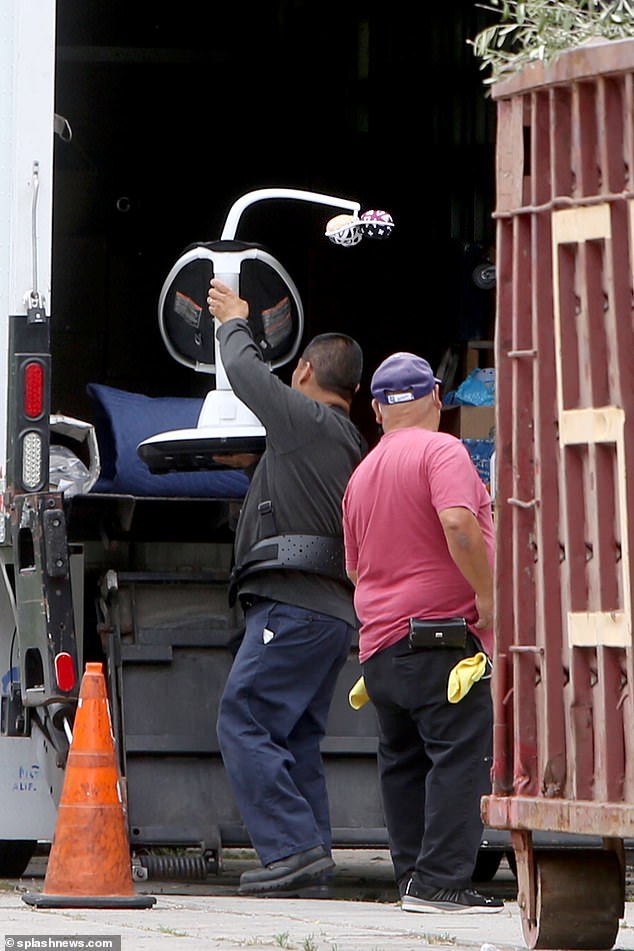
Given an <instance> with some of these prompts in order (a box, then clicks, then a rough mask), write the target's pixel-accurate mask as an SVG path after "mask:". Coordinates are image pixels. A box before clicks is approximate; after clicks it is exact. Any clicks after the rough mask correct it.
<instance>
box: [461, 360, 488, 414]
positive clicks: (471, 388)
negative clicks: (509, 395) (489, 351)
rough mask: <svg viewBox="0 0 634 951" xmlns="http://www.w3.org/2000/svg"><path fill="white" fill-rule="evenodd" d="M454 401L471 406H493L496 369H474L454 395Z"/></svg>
mask: <svg viewBox="0 0 634 951" xmlns="http://www.w3.org/2000/svg"><path fill="white" fill-rule="evenodd" d="M454 403H463V404H467V405H469V406H493V404H494V403H495V370H494V369H493V368H492V367H488V368H487V369H482V370H472V371H471V373H470V374H469V376H468V377H467V378H466V380H464V381H463V382H462V383H461V384H460V386H459V387H458V389H457V390H456V392H455V395H454Z"/></svg>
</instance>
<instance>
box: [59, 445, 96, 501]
mask: <svg viewBox="0 0 634 951" xmlns="http://www.w3.org/2000/svg"><path fill="white" fill-rule="evenodd" d="M49 459H50V461H49V466H50V468H49V485H50V486H51V488H53V489H54V490H55V491H56V492H63V493H64V495H65V496H66V497H70V496H71V495H82V494H83V493H85V492H88V491H90V488H91V486H92V484H93V482H94V481H95V480H94V478H93V476H92V475H91V473H90V472H89V470H88V469H87V468H86V466H85V465H84V463H83V462H82V461H81V459H80V458H79V456H77V455H76V454H75V453H74V452H73V450H72V449H69V448H68V446H55V445H52V446H51V448H50V456H49Z"/></svg>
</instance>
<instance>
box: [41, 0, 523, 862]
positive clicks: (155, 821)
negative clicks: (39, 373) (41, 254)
mask: <svg viewBox="0 0 634 951" xmlns="http://www.w3.org/2000/svg"><path fill="white" fill-rule="evenodd" d="M486 17H487V13H486V11H483V10H482V9H481V8H479V6H478V5H477V4H476V3H475V2H472V0H455V2H454V3H452V4H451V5H450V6H447V5H442V4H439V5H429V6H425V8H424V19H423V22H422V23H421V21H420V20H419V18H418V15H416V18H415V16H414V10H413V8H412V6H411V4H406V3H404V2H401V0H397V2H396V3H392V4H383V5H381V4H374V3H371V2H369V0H353V2H349V3H346V4H341V3H336V2H334V0H319V2H317V0H245V2H243V3H241V4H210V3H208V2H205V3H203V2H201V0H184V2H183V3H181V4H179V6H178V8H173V7H170V8H165V7H161V6H160V5H156V4H150V3H147V2H145V0H144V2H141V3H136V4H132V5H131V4H129V3H123V2H122V0H108V2H106V0H93V2H91V3H90V4H85V3H83V2H80V0H64V2H60V3H58V10H57V75H56V94H55V110H56V113H57V115H58V116H59V117H61V119H60V120H59V125H60V128H61V129H62V134H61V135H59V136H56V138H55V190H54V221H53V229H54V234H53V279H52V300H51V306H50V310H51V347H52V407H51V408H52V412H53V413H55V414H60V415H61V416H64V417H72V418H76V419H79V420H82V421H86V422H88V423H90V424H92V425H93V426H94V427H95V430H96V435H97V440H98V448H99V453H100V474H99V481H98V482H97V483H96V485H95V486H94V487H93V488H92V489H91V491H90V492H87V493H86V492H78V493H76V494H70V493H69V494H68V497H67V498H66V499H65V509H66V517H67V525H68V533H69V540H70V544H71V551H72V552H74V553H75V554H76V555H77V558H78V559H79V562H80V563H81V565H82V568H81V575H82V585H81V587H82V598H83V603H84V608H83V619H82V623H83V660H84V661H85V660H91V659H103V660H104V661H105V663H106V669H107V674H108V685H109V691H110V695H111V699H112V704H113V718H114V725H115V730H116V733H117V737H118V749H119V753H120V759H121V767H122V770H123V773H124V775H125V777H126V782H127V788H128V796H129V818H130V838H131V842H132V846H133V848H134V849H135V850H136V851H137V852H138V854H139V855H140V856H141V859H140V861H141V864H143V863H144V862H145V864H146V866H147V865H148V864H150V863H152V862H153V863H154V864H153V870H154V872H156V871H157V858H156V855H155V856H154V857H152V852H153V850H156V849H157V848H165V847H174V848H185V847H197V848H199V850H200V862H202V863H203V867H204V868H205V869H207V870H215V871H217V870H218V869H219V867H220V860H221V847H222V846H235V845H244V844H248V840H247V839H246V835H245V832H244V829H243V828H242V826H241V823H240V821H239V816H238V814H237V811H236V808H235V805H234V803H233V801H232V798H231V795H230V793H229V790H228V788H227V785H226V780H225V778H224V775H223V770H222V763H221V760H220V754H219V751H218V745H217V741H216V739H215V735H214V732H213V724H214V723H215V716H216V711H217V703H218V700H219V696H220V692H221V689H222V684H223V682H224V677H225V675H226V671H227V670H228V666H229V665H230V663H231V657H232V651H233V650H234V648H235V644H236V639H237V638H239V635H240V617H239V614H238V613H236V611H235V609H230V608H229V607H228V604H227V598H226V589H227V576H228V571H229V568H230V562H231V546H232V538H233V533H232V529H233V526H234V525H235V518H236V515H237V509H238V508H239V504H240V498H241V497H242V495H243V494H244V491H245V489H246V485H247V483H246V479H245V477H244V474H243V473H240V472H227V471H224V470H221V471H215V472H203V471H201V472H195V473H187V472H180V473H178V474H174V473H172V474H166V475H158V474H156V475H155V474H152V473H150V472H149V470H148V469H147V467H146V466H144V463H143V462H142V461H141V460H140V459H139V458H138V455H137V454H136V452H135V447H136V444H137V442H139V441H140V440H141V439H143V438H144V437H145V436H147V435H150V434H151V432H160V431H162V430H164V429H174V428H178V427H179V426H189V425H195V420H196V418H197V414H198V411H199V409H200V405H201V402H202V400H203V398H204V396H205V394H206V393H207V391H208V389H209V388H210V386H211V385H213V379H212V378H210V375H209V374H207V373H198V372H196V371H194V370H192V369H191V368H189V367H187V366H183V365H182V364H181V363H178V362H177V361H175V360H174V359H173V358H172V356H171V355H170V354H169V353H168V351H167V349H166V347H165V344H164V341H163V339H162V337H161V333H160V331H159V323H158V316H157V304H158V299H159V293H160V291H161V287H162V285H163V282H164V280H165V277H166V275H167V274H168V272H169V270H170V268H171V267H172V265H173V263H174V261H176V260H177V258H179V256H180V255H181V254H182V253H183V251H184V250H185V249H186V248H187V247H189V246H191V245H192V243H205V242H214V241H217V240H218V239H219V237H220V233H221V229H222V226H223V223H224V221H225V217H226V214H227V211H228V209H229V208H230V206H231V205H232V203H233V202H234V201H235V200H236V199H237V198H238V197H239V196H240V195H242V194H244V193H246V192H249V191H251V190H254V189H258V188H266V187H273V186H283V187H289V188H297V189H308V190H311V191H316V192H324V193H327V194H332V195H338V196H341V197H344V198H348V199H352V200H358V201H359V202H361V204H362V206H363V207H364V208H375V209H377V208H378V209H382V210H385V211H387V212H389V213H390V214H391V215H392V217H393V220H394V222H395V227H394V230H393V234H391V235H390V237H389V240H387V241H380V242H372V241H363V242H361V243H360V244H359V245H358V246H355V247H351V248H342V247H340V246H336V245H335V244H333V243H332V242H330V241H328V240H327V239H326V238H325V237H324V229H325V226H326V222H327V221H328V219H329V218H330V217H331V215H332V214H334V211H333V212H331V211H329V210H327V209H324V208H320V207H318V206H316V205H310V204H301V203H292V202H288V203H269V204H262V205H261V206H255V207H253V208H252V209H250V210H249V211H248V212H247V213H246V214H245V216H244V219H243V221H242V223H241V225H240V233H239V235H238V237H239V238H240V239H242V240H244V241H248V242H257V243H258V244H261V245H262V246H263V247H265V248H267V249H269V250H270V251H271V253H272V254H274V255H275V257H276V258H277V259H279V261H281V262H282V264H283V265H284V267H285V268H286V270H287V271H288V272H289V274H290V275H291V276H292V278H293V280H294V282H295V284H296V285H297V288H298V289H299V293H300V295H301V298H302V302H303V307H304V312H305V328H304V339H305V341H307V340H308V339H309V338H310V337H311V336H313V335H314V334H315V333H320V332H325V331H329V330H340V331H343V332H346V333H349V334H350V335H352V336H354V337H356V338H357V339H358V340H359V342H360V343H361V344H362V346H363V349H364V355H365V370H364V383H363V384H362V393H361V394H360V395H359V397H358V398H357V402H356V406H355V407H353V416H354V418H355V419H356V421H357V424H358V425H359V427H360V429H361V430H362V432H363V433H364V435H365V437H366V439H367V441H368V443H369V444H370V445H372V444H373V443H374V442H375V441H376V438H377V435H378V434H377V432H376V429H375V426H374V422H373V417H372V415H371V412H370V408H369V392H368V384H369V379H370V376H371V374H372V371H373V368H374V367H375V366H376V365H377V363H378V362H380V360H382V359H383V358H384V357H385V356H386V355H387V354H389V353H391V352H393V351H395V350H413V351H416V352H418V353H421V354H422V355H424V356H425V357H427V358H428V359H429V361H430V362H431V363H432V365H433V366H434V367H440V366H442V367H443V368H444V371H445V374H446V379H447V386H448V387H451V386H454V385H458V384H459V383H460V381H461V380H462V379H464V377H465V376H466V375H467V372H468V370H469V369H470V368H473V367H474V366H479V367H492V366H493V363H492V361H493V352H492V345H491V341H492V338H493V330H494V327H493V320H494V308H495V300H494V295H495V281H494V243H495V237H494V234H495V228H494V221H493V218H492V213H493V210H494V140H495V109H494V106H493V104H492V102H491V100H490V99H489V98H488V97H487V95H486V90H485V87H484V85H483V81H482V79H483V77H482V74H481V73H480V71H479V69H478V63H477V61H476V60H475V58H474V56H473V53H472V49H471V47H470V46H469V45H468V42H467V41H468V40H469V39H470V38H472V37H473V36H474V35H475V34H476V32H477V31H478V30H479V29H481V28H482V26H483V25H484V24H485V22H486ZM485 272H486V275H488V276H487V277H486V278H485V279H483V277H482V275H483V274H484V273H485ZM291 369H292V365H290V364H289V365H286V366H284V367H281V368H280V369H279V370H277V371H276V372H279V374H280V376H281V377H282V378H283V379H286V380H287V381H288V380H289V379H290V371H291ZM364 387H365V388H364ZM62 429H63V427H62ZM62 429H60V430H59V432H58V434H57V437H56V441H57V442H59V443H61V444H64V443H66V444H67V445H70V446H72V447H73V449H74V450H76V451H77V453H78V455H80V456H81V457H82V458H83V461H84V462H85V463H86V465H89V464H90V459H88V458H87V457H86V451H87V444H86V443H85V442H82V443H77V442H76V441H74V440H73V439H72V438H71V439H67V438H66V437H65V436H64V434H63V432H62ZM52 441H55V440H52ZM358 674H359V670H358V662H357V659H356V654H355V653H354V652H353V654H352V655H351V657H350V660H349V664H348V665H347V666H346V668H345V669H344V671H343V672H342V675H341V681H340V689H339V691H338V694H337V696H336V698H335V702H334V704H333V708H332V712H331V723H330V730H329V735H328V737H327V738H326V741H325V744H324V757H325V760H326V763H327V770H328V782H329V792H330V797H331V811H332V815H333V827H334V840H335V844H338V845H340V846H344V845H351V846H359V847H363V846H376V845H381V846H382V845H384V844H385V842H386V839H385V830H384V827H383V820H382V814H381V807H380V802H379V796H378V789H377V780H376V770H375V748H376V738H375V732H374V721H373V715H372V710H371V708H370V706H367V707H366V708H365V709H362V710H360V711H353V710H352V709H351V707H350V706H349V704H348V699H347V694H348V690H349V689H350V687H351V686H352V684H353V683H354V682H355V681H356V679H357V677H358ZM351 785H352V786H353V788H354V791H355V792H354V795H352V796H351V795H350V788H351ZM507 845H508V843H507V842H506V840H504V839H503V838H502V839H500V836H499V835H497V836H496V834H495V833H491V835H490V836H488V838H487V841H486V843H485V846H486V847H487V848H483V853H482V863H483V866H482V869H481V870H480V871H481V877H484V878H486V877H491V876H492V875H493V874H494V873H495V869H496V868H497V865H498V864H499V861H500V858H501V856H502V855H503V854H504V851H505V850H506V849H507ZM159 864H160V861H159Z"/></svg>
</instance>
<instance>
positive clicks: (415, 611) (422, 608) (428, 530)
mask: <svg viewBox="0 0 634 951" xmlns="http://www.w3.org/2000/svg"><path fill="white" fill-rule="evenodd" d="M456 506H459V507H461V508H466V509H468V510H469V511H470V512H472V513H473V515H474V516H475V517H476V518H477V520H478V523H479V525H480V529H481V531H482V534H483V536H484V540H485V544H486V547H487V551H488V553H489V561H490V564H491V566H493V557H494V530H493V518H492V514H491V498H490V496H489V493H488V492H487V490H486V489H485V487H484V484H483V483H482V480H481V479H480V477H479V475H478V473H477V471H476V469H475V466H474V465H473V462H472V461H471V458H470V456H469V453H468V452H467V450H466V448H465V447H464V446H463V444H462V443H461V442H460V440H459V439H456V437H455V436H450V435H449V434H448V433H435V432H431V431H430V430H426V429H420V428H418V427H411V428H408V429H398V430H393V431H392V432H390V433H387V434H386V435H384V436H382V437H381V439H380V441H379V443H378V445H377V446H376V447H375V448H374V449H373V450H372V451H371V452H370V453H368V455H367V456H366V457H365V459H363V460H362V462H361V463H359V465H358V466H357V468H356V469H355V471H354V472H353V473H352V476H351V478H350V481H349V483H348V487H347V489H346V492H345V495H344V499H343V528H344V539H345V545H346V568H347V569H348V570H350V571H356V572H357V585H356V589H355V598H354V606H355V610H356V612H357V616H358V618H359V621H360V622H361V628H360V631H359V660H360V662H361V663H363V661H365V660H367V658H368V657H370V656H371V655H372V654H374V653H375V652H376V651H378V650H383V649H384V648H386V647H389V646H390V645H391V644H393V643H395V642H396V641H397V640H399V639H400V638H402V637H404V636H405V635H406V634H407V631H408V629H409V618H410V617H421V618H425V617H428V618H437V617H457V616H459V617H464V618H466V619H467V622H468V623H470V624H473V623H474V622H475V621H476V620H477V612H476V609H475V595H474V591H473V589H472V587H471V585H470V584H469V583H468V581H467V580H466V579H465V577H464V575H463V574H462V573H461V571H460V570H459V569H458V568H457V566H456V564H455V562H454V560H453V558H452V557H451V555H450V553H449V549H448V547H447V542H446V539H445V534H444V532H443V529H442V525H441V523H440V519H439V518H438V513H439V512H442V511H443V509H447V508H453V507H456ZM474 633H475V634H476V636H477V637H478V638H479V639H480V642H481V643H482V646H483V648H484V650H485V651H486V652H487V653H488V654H491V653H492V649H493V632H492V631H491V630H488V631H477V632H476V631H474Z"/></svg>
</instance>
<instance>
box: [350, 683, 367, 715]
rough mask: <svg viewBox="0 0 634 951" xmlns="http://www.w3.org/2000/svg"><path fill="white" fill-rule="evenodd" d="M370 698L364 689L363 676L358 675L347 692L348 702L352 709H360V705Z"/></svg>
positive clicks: (363, 704)
mask: <svg viewBox="0 0 634 951" xmlns="http://www.w3.org/2000/svg"><path fill="white" fill-rule="evenodd" d="M369 699H370V698H369V697H368V691H367V690H366V689H365V680H364V679H363V677H359V679H358V680H357V682H356V684H355V685H354V687H352V689H351V690H350V693H349V694H348V703H349V704H350V706H351V707H352V709H353V710H360V709H361V707H363V706H365V704H366V703H367V702H368V700H369Z"/></svg>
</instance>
